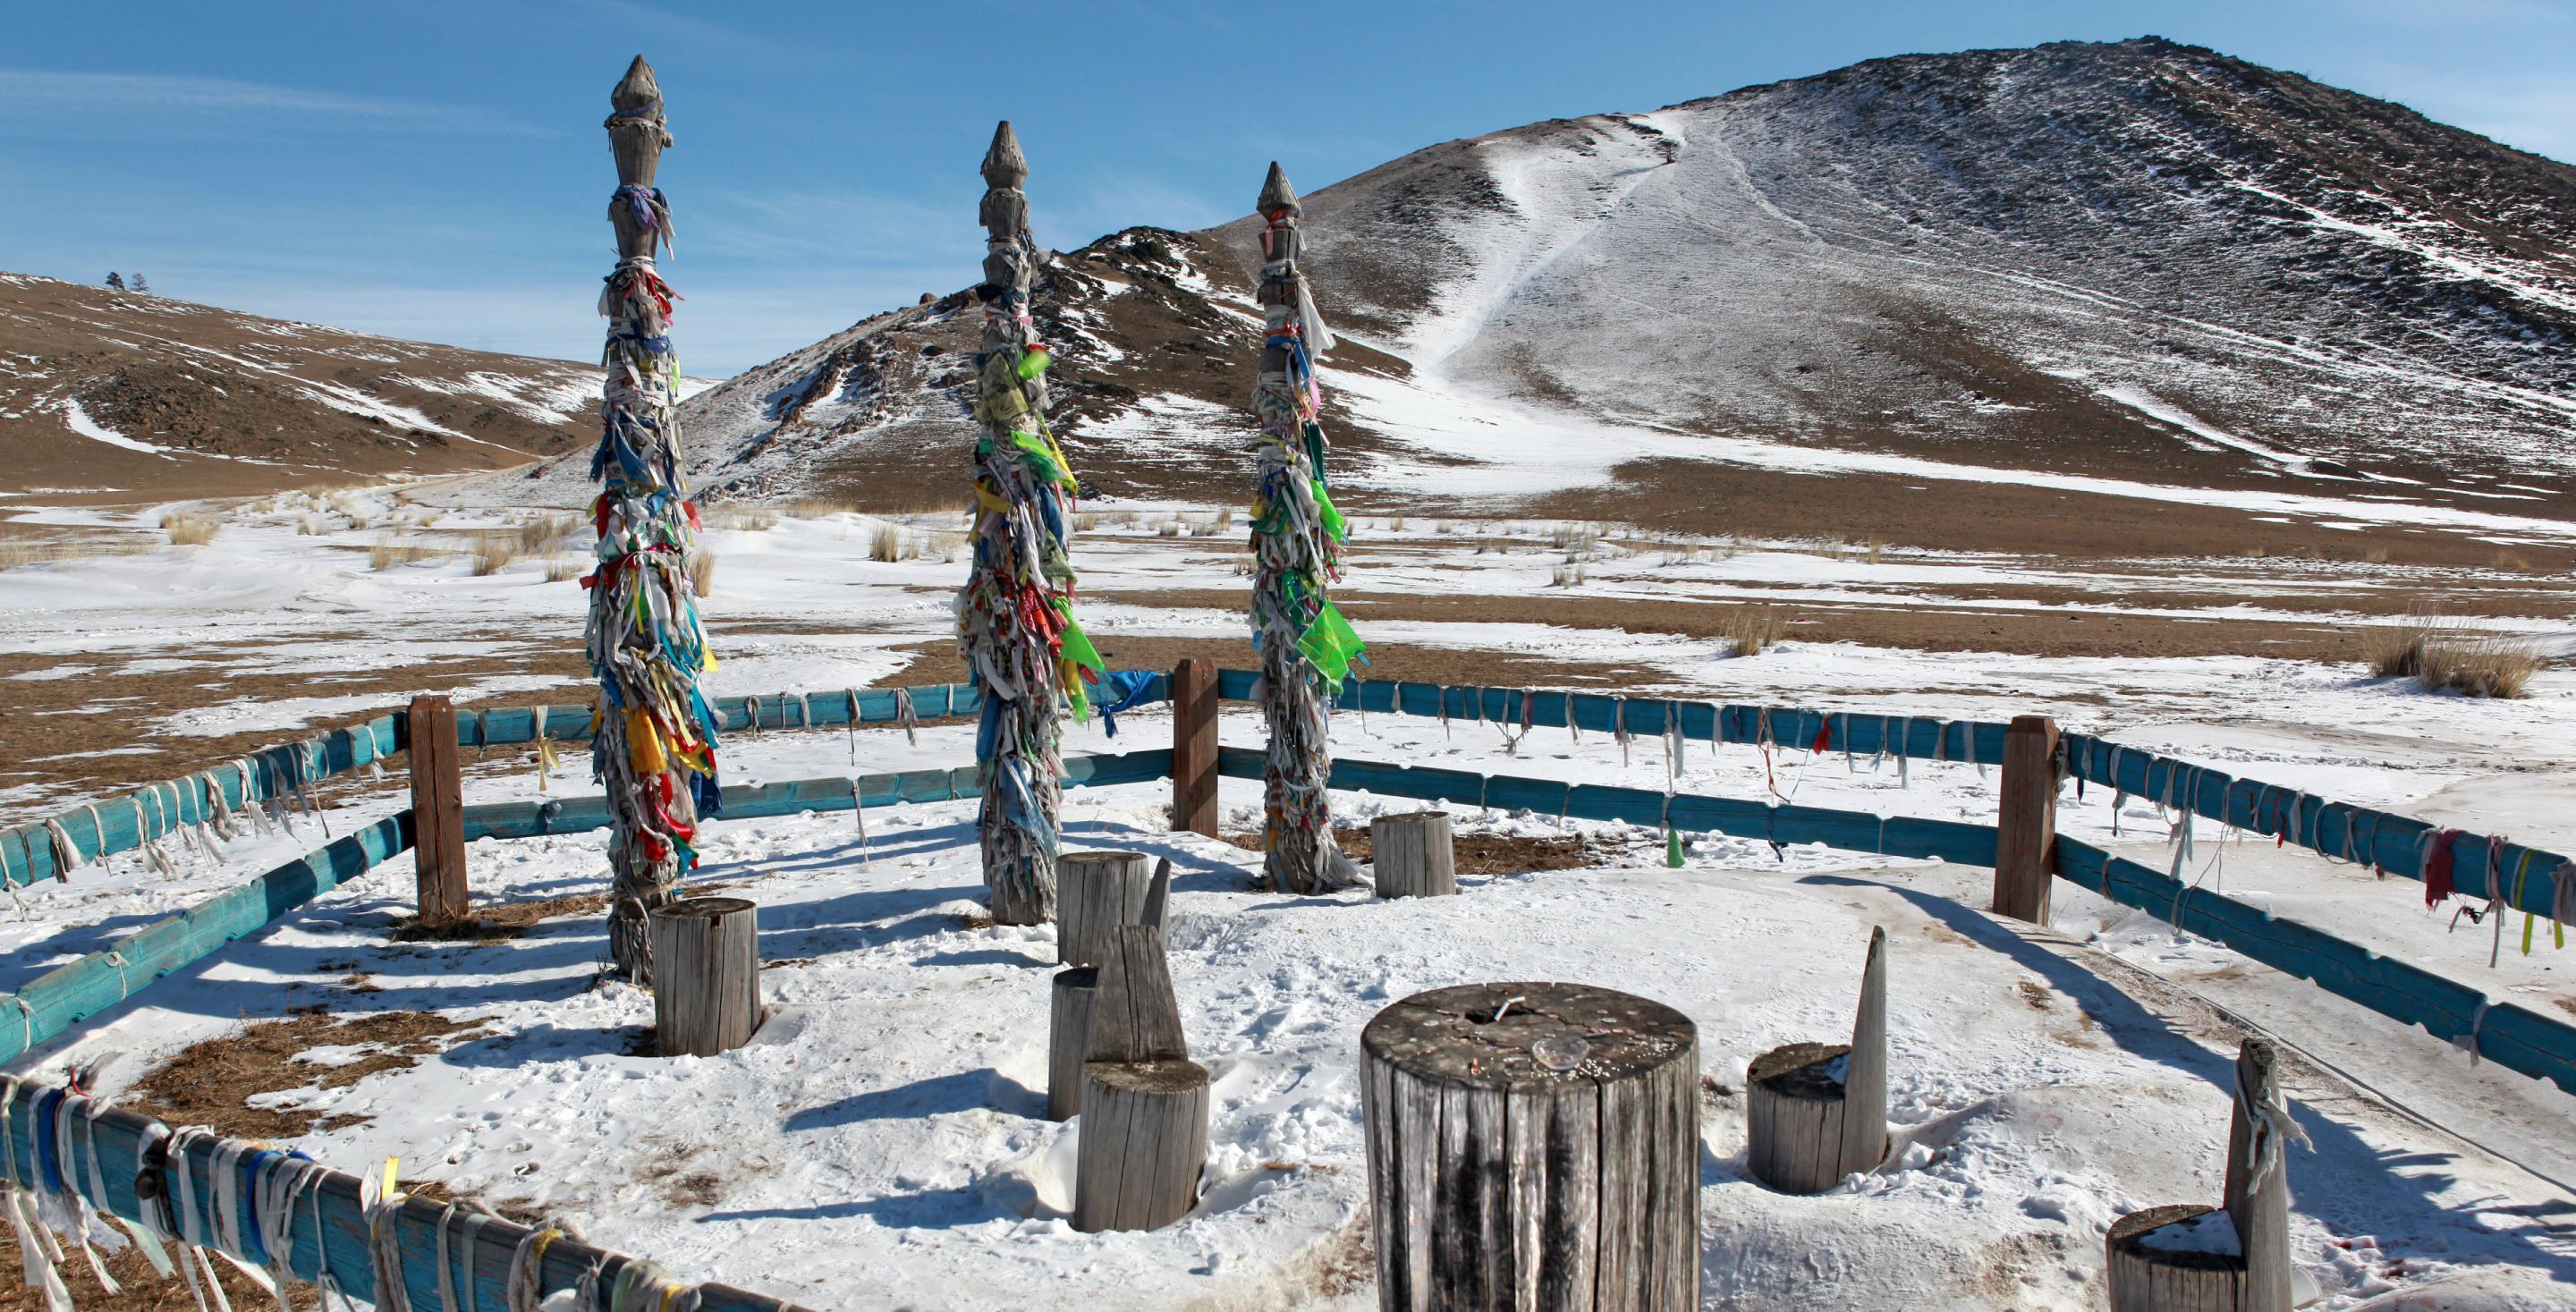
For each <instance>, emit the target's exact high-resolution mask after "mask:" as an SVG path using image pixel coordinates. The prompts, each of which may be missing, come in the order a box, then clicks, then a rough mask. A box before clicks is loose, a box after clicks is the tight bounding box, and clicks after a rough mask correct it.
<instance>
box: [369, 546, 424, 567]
mask: <svg viewBox="0 0 2576 1312" xmlns="http://www.w3.org/2000/svg"><path fill="white" fill-rule="evenodd" d="M437 554H439V553H438V549H437V548H436V547H433V546H430V545H429V544H428V543H426V542H400V541H396V540H395V539H393V538H379V539H377V540H376V541H375V542H374V543H373V544H372V545H370V546H369V547H368V548H367V568H369V569H392V568H393V567H394V566H396V565H417V564H419V563H420V562H422V561H424V560H427V559H429V558H430V557H432V556H435V555H437Z"/></svg>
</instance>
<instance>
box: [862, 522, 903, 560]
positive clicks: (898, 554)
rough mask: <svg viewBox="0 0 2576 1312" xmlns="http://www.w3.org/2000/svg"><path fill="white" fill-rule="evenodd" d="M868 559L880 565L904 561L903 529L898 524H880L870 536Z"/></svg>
mask: <svg viewBox="0 0 2576 1312" xmlns="http://www.w3.org/2000/svg"><path fill="white" fill-rule="evenodd" d="M868 559H870V560H873V561H875V562H877V563H878V564H880V565H891V564H893V563H894V562H896V561H898V560H901V559H903V528H902V526H900V525H896V524H879V525H877V529H876V532H874V533H871V534H869V535H868Z"/></svg>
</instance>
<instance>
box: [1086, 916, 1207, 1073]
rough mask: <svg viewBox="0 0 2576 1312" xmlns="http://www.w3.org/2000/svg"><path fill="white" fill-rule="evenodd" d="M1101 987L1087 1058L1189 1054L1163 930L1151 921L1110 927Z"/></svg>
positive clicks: (1119, 1059) (1135, 1058) (1158, 1057)
mask: <svg viewBox="0 0 2576 1312" xmlns="http://www.w3.org/2000/svg"><path fill="white" fill-rule="evenodd" d="M1099 990H1100V991H1099V995H1098V996H1097V997H1096V998H1094V999H1093V1001H1092V1010H1091V1041H1090V1044H1089V1046H1088V1047H1087V1048H1085V1049H1084V1053H1083V1059H1084V1060H1085V1061H1088V1062H1152V1061H1163V1060H1167V1059H1172V1058H1179V1057H1187V1056H1189V1055H1190V1052H1189V1041H1188V1039H1187V1038H1186V1037H1185V1036H1184V1035H1183V1034H1182V1032H1181V1003H1180V998H1179V997H1178V995H1176V994H1175V993H1174V992H1173V991H1172V972H1171V966H1170V963H1169V962H1168V961H1167V960H1166V959H1165V957H1164V955H1163V933H1162V931H1161V930H1159V929H1156V928H1154V927H1153V926H1150V925H1121V926H1118V927H1117V928H1115V929H1112V930H1110V931H1109V936H1108V939H1107V941H1106V942H1105V943H1104V944H1103V945H1102V952H1101V963H1100V983H1099Z"/></svg>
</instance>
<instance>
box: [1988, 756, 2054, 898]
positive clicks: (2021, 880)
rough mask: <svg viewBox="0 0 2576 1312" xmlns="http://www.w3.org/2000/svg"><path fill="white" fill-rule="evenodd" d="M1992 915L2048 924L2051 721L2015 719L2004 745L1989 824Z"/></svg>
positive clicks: (2051, 829)
mask: <svg viewBox="0 0 2576 1312" xmlns="http://www.w3.org/2000/svg"><path fill="white" fill-rule="evenodd" d="M1995 832H1996V839H1995V883H1994V898H1993V902H1992V904H1991V906H1990V907H1989V909H1990V910H1992V911H1993V912H1994V913H1995V914H1996V915H1999V916H2010V917H2012V918H2013V919H2015V920H2022V921H2027V922H2029V923H2031V924H2034V925H2045V924H2047V923H2048V893H2049V888H2050V886H2051V885H2052V884H2053V883H2055V875H2056V873H2057V858H2056V857H2055V856H2054V855H2053V854H2052V853H2053V852H2054V850H2055V847H2056V843H2057V722H2056V721H2055V720H2052V719H2050V718H2048V717H2047V716H2045V715H2023V716H2017V717H2015V718H2014V720H2013V722H2012V729H2011V731H2010V732H2009V733H2008V734H2007V735H2006V737H2005V740H2004V780H2003V788H2002V790H2001V796H2000V798H1999V801H1998V809H1997V813H1996V820H1995Z"/></svg>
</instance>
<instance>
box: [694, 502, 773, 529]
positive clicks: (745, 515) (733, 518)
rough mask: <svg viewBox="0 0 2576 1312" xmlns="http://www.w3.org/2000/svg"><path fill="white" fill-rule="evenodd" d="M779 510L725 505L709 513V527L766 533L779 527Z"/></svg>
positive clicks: (764, 507) (766, 507)
mask: <svg viewBox="0 0 2576 1312" xmlns="http://www.w3.org/2000/svg"><path fill="white" fill-rule="evenodd" d="M778 518H779V516H778V512H777V511H776V510H773V509H771V508H770V507H768V506H724V507H720V508H718V509H717V510H715V511H713V512H710V513H709V514H708V515H707V527H709V528H729V529H736V530H739V531H741V532H745V533H766V532H768V531H769V530H771V529H773V528H776V527H778Z"/></svg>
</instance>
